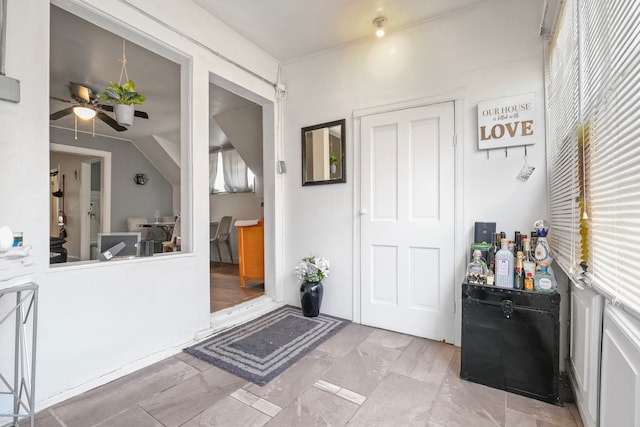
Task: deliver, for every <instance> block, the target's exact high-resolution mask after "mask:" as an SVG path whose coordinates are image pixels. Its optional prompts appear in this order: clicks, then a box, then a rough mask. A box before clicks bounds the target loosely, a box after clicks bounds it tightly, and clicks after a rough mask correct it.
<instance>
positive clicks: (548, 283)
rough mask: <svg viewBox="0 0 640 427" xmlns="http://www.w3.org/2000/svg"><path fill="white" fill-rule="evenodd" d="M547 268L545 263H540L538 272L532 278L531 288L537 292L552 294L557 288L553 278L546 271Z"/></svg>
mask: <svg viewBox="0 0 640 427" xmlns="http://www.w3.org/2000/svg"><path fill="white" fill-rule="evenodd" d="M548 266H549V265H548V264H547V263H546V262H541V263H540V271H538V272H537V273H536V275H535V277H534V278H533V287H534V289H535V290H536V291H537V292H545V293H552V292H555V290H556V288H557V287H558V285H557V283H556V279H555V277H553V275H552V274H550V273H549V272H548V271H547V267H548Z"/></svg>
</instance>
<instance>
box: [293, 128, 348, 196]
mask: <svg viewBox="0 0 640 427" xmlns="http://www.w3.org/2000/svg"><path fill="white" fill-rule="evenodd" d="M345 123H346V121H345V119H342V120H336V121H333V122H328V123H322V124H319V125H315V126H308V127H304V128H302V185H319V184H338V183H342V182H347V177H346V174H347V168H346V164H345V160H346V159H345V139H346V138H345V135H346V129H345Z"/></svg>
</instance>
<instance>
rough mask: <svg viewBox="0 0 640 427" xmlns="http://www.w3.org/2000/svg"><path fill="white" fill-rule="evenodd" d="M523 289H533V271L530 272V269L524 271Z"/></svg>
mask: <svg viewBox="0 0 640 427" xmlns="http://www.w3.org/2000/svg"><path fill="white" fill-rule="evenodd" d="M534 265H535V264H534ZM524 290H525V291H532V290H533V273H532V272H530V271H528V272H526V273H525V277H524Z"/></svg>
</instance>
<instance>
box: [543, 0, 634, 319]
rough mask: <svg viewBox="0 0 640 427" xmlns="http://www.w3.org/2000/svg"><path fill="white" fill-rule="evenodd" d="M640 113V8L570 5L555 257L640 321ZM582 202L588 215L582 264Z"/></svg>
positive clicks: (553, 124)
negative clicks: (582, 270) (583, 269)
mask: <svg viewBox="0 0 640 427" xmlns="http://www.w3.org/2000/svg"><path fill="white" fill-rule="evenodd" d="M571 79H574V80H571ZM576 88H577V91H578V92H577V94H576V92H575V90H576ZM638 106H640V1H636V0H634V1H614V2H611V1H607V0H567V1H566V2H565V3H564V5H563V12H562V14H561V17H560V20H559V25H558V28H557V29H556V34H555V36H554V39H553V41H552V43H551V46H550V49H549V53H548V55H547V108H548V117H549V132H548V137H549V140H548V146H549V154H548V159H549V160H548V168H549V177H550V179H549V181H550V189H549V191H550V199H551V202H550V209H551V218H550V219H551V230H552V232H554V236H553V238H552V239H550V240H551V244H552V250H553V252H554V257H555V258H556V259H557V261H558V263H559V264H560V265H561V266H562V267H563V268H564V269H565V270H566V271H567V272H569V273H572V270H574V271H575V270H576V269H577V264H579V263H580V261H585V262H586V264H587V265H588V267H587V273H586V276H585V278H586V279H587V280H589V281H590V282H591V283H592V285H593V286H594V287H595V288H596V289H598V290H600V291H601V292H603V293H604V294H607V295H608V296H610V297H612V298H613V299H614V300H617V301H619V302H620V303H622V304H624V305H625V306H626V307H628V308H630V309H631V310H633V311H635V312H636V313H640V282H639V281H638V280H637V277H638V273H637V272H638V269H639V268H640V251H639V250H638V247H639V243H640V108H639V107H638ZM582 130H584V138H583V139H580V138H578V135H580V134H581V133H582ZM574 141H575V142H574ZM582 141H584V144H581V142H582ZM581 196H584V197H583V199H581ZM579 200H584V201H585V203H586V206H587V209H586V212H587V213H588V220H587V221H586V226H587V229H588V232H587V233H586V234H585V237H586V241H585V242H584V243H585V244H584V247H583V248H582V249H584V251H585V252H584V255H586V257H585V258H583V259H581V257H582V251H581V240H580V234H579V232H580V215H579V213H580V207H579V204H578V201H579ZM583 231H584V230H583ZM550 234H551V233H550ZM564 239H567V241H563V240H564Z"/></svg>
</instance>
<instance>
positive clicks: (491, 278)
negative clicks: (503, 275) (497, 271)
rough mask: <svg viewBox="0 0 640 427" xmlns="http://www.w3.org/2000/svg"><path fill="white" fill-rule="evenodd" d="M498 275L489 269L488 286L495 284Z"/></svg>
mask: <svg viewBox="0 0 640 427" xmlns="http://www.w3.org/2000/svg"><path fill="white" fill-rule="evenodd" d="M495 284H496V276H495V275H494V274H493V270H489V269H487V286H495Z"/></svg>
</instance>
